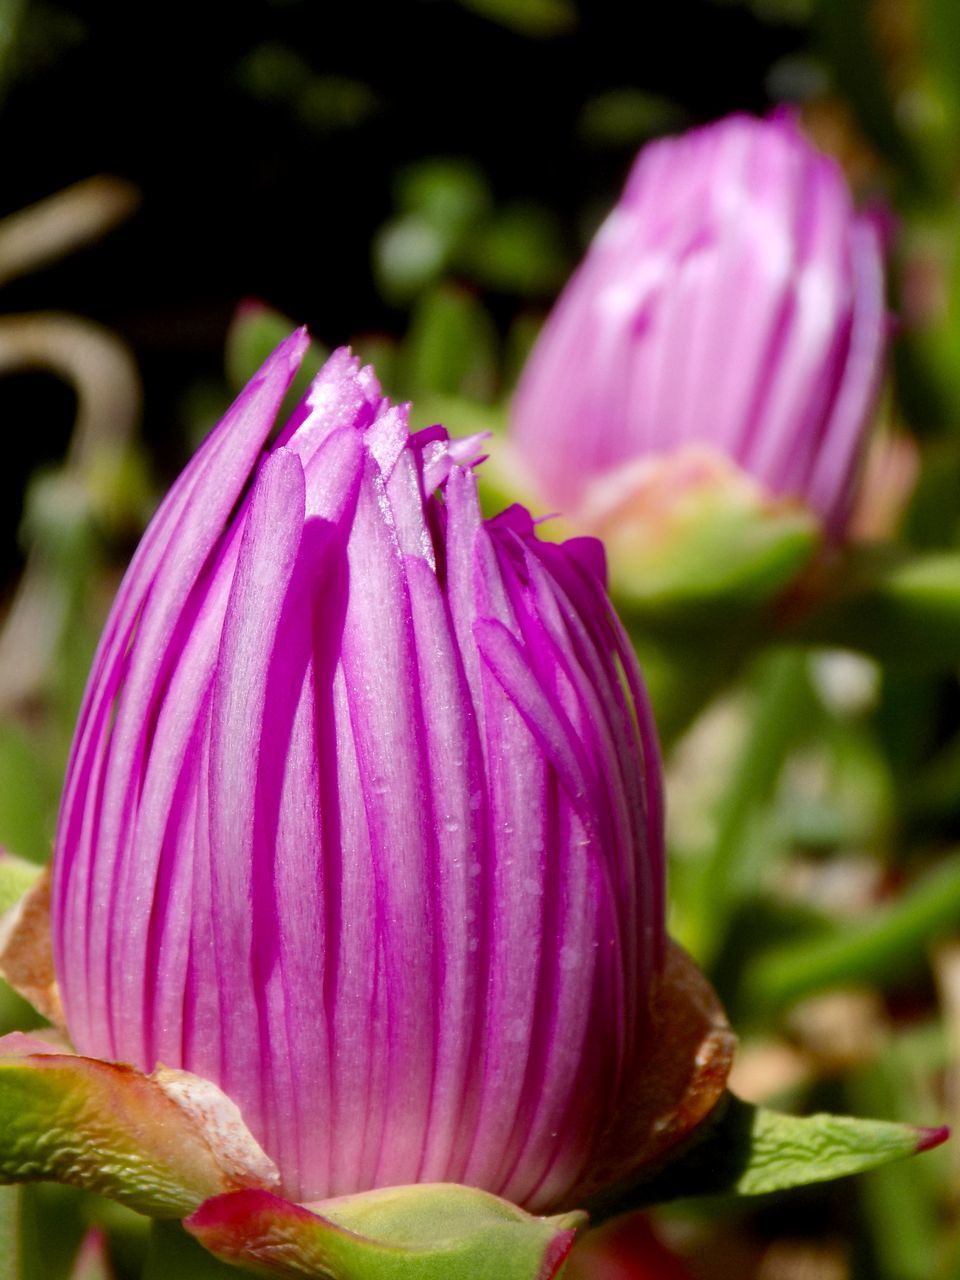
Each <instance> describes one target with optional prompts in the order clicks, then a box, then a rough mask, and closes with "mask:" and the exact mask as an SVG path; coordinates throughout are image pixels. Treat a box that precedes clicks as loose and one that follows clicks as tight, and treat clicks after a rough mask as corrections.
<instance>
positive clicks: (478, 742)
mask: <svg viewBox="0 0 960 1280" xmlns="http://www.w3.org/2000/svg"><path fill="white" fill-rule="evenodd" d="M306 343H307V339H306V336H305V335H304V334H303V333H298V334H294V335H293V336H292V337H291V338H290V339H288V340H287V341H286V342H285V343H284V344H283V345H282V346H281V347H280V348H279V349H278V350H277V351H276V353H275V354H274V355H273V356H272V357H271V358H270V360H268V361H267V363H266V364H265V365H264V367H263V369H262V370H261V371H260V373H259V374H258V375H257V376H256V377H255V378H254V379H253V381H252V382H251V383H250V384H249V386H248V387H247V388H246V389H245V391H244V392H243V393H242V394H241V396H240V397H239V399H238V400H237V402H236V403H235V404H234V406H233V407H232V409H231V410H230V411H229V412H228V414H227V416H226V417H225V418H224V420H223V421H222V422H221V424H220V425H219V427H218V428H217V429H216V430H215V431H214V432H213V434H212V435H211V436H210V438H209V439H208V440H207V442H206V443H205V444H204V446H203V448H202V449H201V450H200V451H199V453H198V454H197V456H196V457H195V458H194V459H193V461H192V462H191V463H190V465H189V466H188V467H187V469H186V470H185V471H184V473H183V475H182V476H181V477H180V479H179V480H178V481H177V483H176V484H175V485H174V487H173V489H172V490H171V492H170V494H169V495H168V497H167V498H166V500H165V501H164V503H163V505H162V506H161V507H160V509H159V511H158V512H157V514H156V516H155V517H154V520H153V522H152V523H151V525H150V527H149V529H148V530H147V532H146V534H145V535H144V538H143V541H142V542H141V544H140V547H139V549H138V551H137V554H136V556H135V558H134V560H133V563H132V564H131V566H130V569H129V571H128V573H127V575H126V578H125V579H124V582H123V585H122V586H121V588H120V591H119V594H118V596H117V599H116V602H115V604H114V607H113V611H112V613H111V615H110V619H109V621H108V623H107V626H106V630H105V632H104V635H103V638H102V640H101V643H100V648H99V650H98V653H97V656H96V659H95V661H94V666H93V671H92V674H91V677H90V682H89V685H88V688H87V692H86V697H85V700H84V704H83V708H82V710H81V714H80V720H79V724H78V727H77V731H76V738H75V741H74V745H73V752H72V755H71V759H70V764H69V769H68V775H67V781H66V788H65V792H64V798H63V805H62V811H61V816H60V824H59V831H58V835H57V848H56V859H55V872H54V905H53V926H54V938H55V952H56V963H57V972H58V977H59V981H60V984H61V987H62V995H63V1002H64V1007H65V1010H66V1015H67V1019H68V1022H69V1026H70V1031H71V1034H72V1036H73V1037H74V1040H75V1043H76V1045H77V1047H78V1048H79V1049H80V1051H81V1052H84V1053H89V1054H94V1055H98V1056H101V1057H109V1058H114V1059H121V1060H125V1061H129V1062H132V1063H134V1064H135V1065H137V1066H138V1067H141V1068H143V1069H150V1068H152V1067H153V1066H154V1065H155V1064H156V1063H158V1062H160V1063H164V1064H166V1065H167V1066H171V1067H184V1068H187V1069H188V1070H190V1071H193V1072H196V1073H198V1074H200V1075H202V1076H205V1077H208V1078H209V1079H212V1080H214V1081H215V1082H216V1083H218V1084H219V1085H220V1086H221V1087H222V1088H223V1089H225V1090H226V1092H228V1093H229V1094H230V1095H231V1096H232V1098H233V1099H234V1100H235V1101H236V1102H237V1103H238V1104H239V1106H240V1108H241V1110H242V1112H243V1115H244V1117H245V1119H246V1121H247V1123H248V1124H249V1126H250V1128H251V1129H252V1130H253V1132H254V1134H255V1136H256V1137H257V1138H258V1139H259V1140H260V1142H261V1143H262V1144H263V1146H264V1148H265V1149H266V1150H267V1152H268V1153H269V1154H270V1155H271V1156H272V1157H273V1158H274V1160H275V1161H276V1162H277V1164H278V1166H279V1168H280V1171H281V1174H282V1178H283V1189H284V1192H285V1194H287V1195H288V1196H290V1197H292V1198H294V1199H298V1200H313V1199H317V1198H320V1197H326V1196H330V1195H337V1194H341V1193H348V1192H353V1191H357V1190H362V1189H365V1188H369V1187H375V1186H383V1185H390V1184H398V1183H409V1182H416V1181H459V1182H465V1183H470V1184H474V1185H477V1186H481V1187H485V1188H487V1189H489V1190H491V1191H494V1192H497V1193H499V1194H502V1195H505V1196H507V1197H509V1198H511V1199H513V1200H515V1201H517V1202H519V1203H525V1204H528V1205H531V1206H534V1207H539V1206H544V1205H547V1204H552V1203H555V1202H556V1201H557V1200H558V1199H560V1198H562V1197H564V1196H565V1195H566V1194H567V1193H568V1192H569V1191H570V1190H571V1188H573V1187H575V1186H576V1184H577V1182H578V1180H579V1179H581V1178H582V1177H583V1176H584V1174H585V1171H586V1168H587V1166H588V1164H589V1162H590V1160H591V1156H592V1154H593V1153H594V1152H595V1150H596V1146H597V1143H598V1142H599V1141H600V1137H601V1135H602V1134H603V1132H604V1131H605V1130H606V1131H607V1132H609V1131H610V1129H611V1126H614V1127H615V1124H616V1116H617V1107H618V1105H620V1104H621V1103H622V1099H623V1095H624V1091H625V1089H626V1087H627V1083H628V1082H629V1081H630V1080H631V1079H633V1080H635V1079H636V1076H637V1073H638V1072H640V1071H642V1070H643V1062H644V1058H645V1055H646V1054H647V1052H648V1049H649V1042H648V1040H646V1039H645V1028H646V1014H647V1007H648V1002H649V998H650V995H651V991H652V989H653V985H654V980H655V977H656V975H657V973H658V971H659V968H660V964H661V958H662V950H663V943H664V937H663V885H662V880H663V849H662V830H661V802H660V779H659V763H658V752H657V745H656V739H655V734H654V729H653V725H652V722H651V718H650V713H649V711H648V708H647V703H646V698H645V694H644V691H643V688H642V685H641V681H640V675H639V672H638V669H637V666H636V662H635V659H634V656H633V653H632V651H631V649H630V647H629V644H628V642H627V641H626V640H625V638H624V635H623V633H622V631H621V629H620V626H619V624H618V622H617V619H616V617H615V616H614V614H613V612H612V610H611V607H610V604H609V602H608V600H607V597H606V594H605V589H604V585H603V553H602V550H601V547H600V545H599V544H598V543H596V542H594V541H593V540H592V539H578V540H574V541H571V542H567V543H565V544H563V545H560V546H556V545H550V544H548V543H543V542H540V541H538V539H537V537H536V535H535V531H534V527H533V523H532V521H531V519H530V517H529V515H528V514H527V513H526V512H525V511H523V510H521V509H520V508H511V509H510V510H508V511H505V512H503V513H502V515H500V516H499V517H497V518H496V519H495V520H490V521H484V520H483V519H482V518H481V515H480V511H479V508H478V505H477V494H476V485H475V481H474V476H473V472H472V469H471V465H470V461H471V458H472V456H473V453H474V452H475V442H469V441H468V442H454V441H450V440H449V439H448V437H447V434H446V432H445V431H444V430H443V429H442V428H440V427H432V428H429V429H428V430H425V431H420V432H418V433H416V434H413V435H411V434H409V432H408V428H407V413H406V409H405V407H402V406H400V407H397V406H392V405H391V404H390V403H389V402H388V401H387V400H385V399H383V398H382V397H381V393H380V388H379V386H378V385H377V382H376V379H375V377H374V374H373V371H372V370H371V369H369V368H360V367H359V365H358V362H357V361H356V360H355V359H353V358H352V357H351V356H350V355H349V353H348V352H346V351H338V352H337V353H335V355H334V356H333V357H332V358H331V359H330V360H329V361H328V363H327V364H326V366H325V367H324V368H323V369H322V370H321V372H320V374H319V375H318V376H317V378H316V379H315V381H314V382H313V384H312V386H311V388H310V390H309V392H308V393H307V395H306V397H305V399H304V401H303V402H302V403H301V405H300V406H299V408H297V409H296V411H295V412H294V414H293V416H292V418H291V420H290V421H289V423H288V424H287V425H286V426H285V427H284V428H283V429H282V430H281V432H280V434H279V436H278V438H277V439H276V442H275V443H274V444H272V445H269V446H268V447H267V449H266V452H264V448H265V444H266V443H267V441H268V440H269V438H270V434H271V430H272V427H273V422H274V418H275V415H276V414H277V412H278V409H279V406H280V404H281V401H282V399H283V397H284V395H285V393H286V391H287V389H288V388H289V386H290V382H291V379H292V378H293V375H294V373H295V371H296V368H297V366H298V365H299V363H300V360H301V358H302V356H303V353H304V350H305V347H306Z"/></svg>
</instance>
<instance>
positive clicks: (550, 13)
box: [460, 0, 577, 38]
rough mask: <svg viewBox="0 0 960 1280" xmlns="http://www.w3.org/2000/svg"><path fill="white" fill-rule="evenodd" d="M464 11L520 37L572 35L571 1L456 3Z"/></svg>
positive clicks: (574, 13)
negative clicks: (475, 14) (505, 28)
mask: <svg viewBox="0 0 960 1280" xmlns="http://www.w3.org/2000/svg"><path fill="white" fill-rule="evenodd" d="M460 3H461V4H462V5H463V7H464V8H465V9H472V10H473V11H474V13H479V14H481V15H482V16H483V17H484V18H490V19H491V20H492V21H493V22H499V23H500V24H501V25H502V26H505V27H509V28H511V29H512V30H513V31H517V32H519V33H520V34H521V35H527V36H537V37H541V38H542V37H546V36H556V35H562V34H564V33H565V32H568V31H572V30H573V29H574V27H576V25H577V11H576V9H575V8H574V5H573V3H572V0H460Z"/></svg>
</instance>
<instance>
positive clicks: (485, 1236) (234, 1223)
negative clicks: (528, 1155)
mask: <svg viewBox="0 0 960 1280" xmlns="http://www.w3.org/2000/svg"><path fill="white" fill-rule="evenodd" d="M585 1221H586V1215H585V1214H582V1213H567V1214H562V1215H560V1216H558V1217H553V1218H538V1217H534V1216H532V1215H531V1214H528V1213H525V1212H524V1210H522V1209H519V1208H517V1206H516V1205H514V1204H510V1203H509V1202H508V1201H506V1200H501V1199H499V1198H498V1197H497V1196H493V1195H490V1194H489V1192H486V1191H479V1190H477V1189H476V1188H473V1187H464V1186H460V1185H458V1184H453V1183H423V1184H419V1185H415V1186H404V1187H387V1188H385V1189H383V1190H381V1191H368V1192H364V1193H362V1194H360V1195H354V1196H344V1197H341V1198H339V1199H336V1200H327V1201H324V1202H322V1203H320V1204H316V1205H314V1206H313V1211H311V1210H310V1209H308V1208H305V1207H304V1206H302V1205H296V1204H292V1203H290V1202H289V1201H287V1200H283V1199H281V1198H280V1197H278V1196H274V1195H271V1194H269V1193H267V1192H262V1191H241V1192H236V1193H234V1194H232V1195H226V1196H219V1197H217V1198H216V1199H215V1200H211V1201H210V1202H208V1203H207V1204H205V1205H203V1206H201V1208H200V1209H199V1210H198V1211H197V1212H196V1213H195V1214H194V1215H193V1216H192V1217H191V1218H188V1219H187V1221H186V1222H185V1223H184V1226H185V1227H186V1228H187V1230H188V1231H190V1232H191V1233H192V1234H193V1235H194V1236H195V1237H196V1238H197V1239H198V1240H200V1241H201V1243H202V1244H204V1245H205V1246H206V1248H207V1249H209V1250H210V1252H211V1253H213V1254H214V1255H215V1256H216V1257H218V1258H222V1259H224V1260H225V1261H229V1262H235V1263H239V1264H242V1265H246V1266H249V1267H252V1268H254V1269H255V1270H260V1271H261V1272H265V1273H267V1274H270V1275H280V1276H291V1277H295V1276H301V1277H303V1276H309V1277H321V1278H322V1280H551V1277H554V1276H556V1275H558V1274H559V1271H560V1268H561V1267H562V1265H563V1262H564V1260H565V1259H566V1256H567V1254H568V1253H569V1251H570V1249H571V1247H572V1245H573V1241H574V1237H575V1235H576V1232H577V1230H578V1229H579V1227H581V1226H582V1225H583V1224H584V1223H585Z"/></svg>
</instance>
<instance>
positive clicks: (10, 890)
mask: <svg viewBox="0 0 960 1280" xmlns="http://www.w3.org/2000/svg"><path fill="white" fill-rule="evenodd" d="M42 870H43V868H42V867H38V866H37V864H36V863H35V862H27V861H25V859H23V858H17V857H15V856H14V854H12V853H7V851H6V850H5V849H0V915H2V914H3V912H4V911H9V910H10V908H11V907H13V906H16V904H17V903H18V902H19V901H20V899H21V898H22V897H23V895H24V894H25V893H26V892H27V890H28V889H29V888H30V887H31V886H32V885H33V883H34V882H35V881H36V880H37V879H38V878H39V876H40V873H41V871H42Z"/></svg>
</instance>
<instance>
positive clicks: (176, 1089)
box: [0, 1034, 275, 1217]
mask: <svg viewBox="0 0 960 1280" xmlns="http://www.w3.org/2000/svg"><path fill="white" fill-rule="evenodd" d="M161 1080H162V1083H161ZM238 1143H239V1144H241V1145H240V1147H238V1145H237V1144H238ZM241 1149H242V1154H241V1161H240V1163H238V1162H237V1159H236V1156H237V1155H238V1154H240V1153H241ZM224 1153H226V1154H224ZM271 1174H272V1175H273V1176H275V1171H274V1170H273V1166H272V1165H271V1164H270V1162H269V1161H267V1160H266V1157H264V1156H263V1153H262V1152H261V1151H260V1149H259V1147H257V1146H256V1144H255V1143H254V1142H253V1139H252V1138H251V1137H250V1135H249V1134H248V1133H247V1131H246V1129H245V1128H244V1127H243V1124H242V1121H240V1118H239V1112H237V1110H236V1107H235V1106H234V1105H233V1103H231V1102H230V1100H229V1099H227V1098H226V1097H225V1096H224V1095H223V1094H221V1093H220V1091H219V1090H218V1089H216V1088H215V1086H213V1085H211V1084H209V1082H207V1081H204V1080H201V1079H199V1077H196V1076H191V1075H189V1073H187V1072H158V1073H157V1076H156V1077H149V1076H144V1075H142V1074H141V1073H140V1072H138V1071H135V1070H134V1069H133V1068H132V1067H128V1066H125V1065H123V1064H116V1063H109V1062H100V1061H97V1060H96V1059H94V1058H83V1057H80V1056H78V1055H74V1054H68V1053H56V1052H50V1050H49V1046H47V1045H45V1044H44V1043H43V1042H41V1041H36V1040H31V1039H30V1038H29V1037H25V1036H19V1035H17V1034H13V1035H10V1036H7V1037H5V1038H4V1040H3V1041H0V1182H7V1183H10V1182H32V1181H37V1180H48V1181H53V1182H63V1183H66V1184H68V1185H70V1186H74V1187H80V1188H83V1189H84V1190H88V1191H95V1192H97V1193H98V1194H100V1195H105V1196H110V1197H112V1198H113V1199H116V1200H119V1201H120V1202H121V1203H122V1204H125V1205H127V1206H128V1207H130V1208H131V1209H136V1210H137V1211H138V1212H140V1213H146V1214H150V1215H152V1216H155V1217H182V1216H183V1215H184V1214H186V1213H190V1212H191V1211H192V1210H193V1209H195V1208H196V1207H197V1206H198V1205H199V1204H200V1203H202V1202H203V1201H204V1200H205V1199H208V1198H209V1197H210V1196H215V1195H219V1194H221V1193H222V1192H224V1191H229V1190H234V1189H236V1188H237V1187H241V1186H250V1185H261V1186H262V1185H265V1183H266V1182H267V1181H268V1178H269V1177H270V1175H271Z"/></svg>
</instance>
